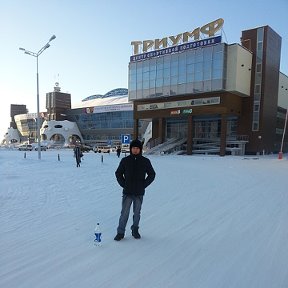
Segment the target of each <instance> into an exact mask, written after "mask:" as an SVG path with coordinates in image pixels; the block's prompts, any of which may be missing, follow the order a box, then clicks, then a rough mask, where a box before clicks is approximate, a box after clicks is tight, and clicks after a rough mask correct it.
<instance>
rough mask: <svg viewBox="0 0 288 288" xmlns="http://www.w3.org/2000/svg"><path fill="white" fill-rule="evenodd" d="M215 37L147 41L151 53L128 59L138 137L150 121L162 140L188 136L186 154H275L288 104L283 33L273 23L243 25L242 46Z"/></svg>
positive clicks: (135, 131)
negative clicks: (282, 73) (282, 86)
mask: <svg viewBox="0 0 288 288" xmlns="http://www.w3.org/2000/svg"><path fill="white" fill-rule="evenodd" d="M218 20H219V19H218ZM218 22H219V21H218ZM221 23H222V24H223V23H224V20H223V21H221ZM195 30H196V29H195ZM195 30H194V31H193V32H195ZM184 34H185V33H183V35H184ZM194 34H195V33H194ZM194 34H193V35H194ZM209 36H210V37H209V38H207V39H202V40H195V39H194V41H193V42H188V43H184V44H183V43H182V44H180V45H177V46H173V47H170V48H169V47H168V48H167V47H164V48H163V49H158V50H154V51H150V52H149V51H148V52H147V49H146V48H147V46H146V47H145V45H144V44H145V43H146V42H147V41H146V42H145V41H143V43H144V44H143V50H145V53H142V54H137V55H133V56H131V57H130V63H129V100H130V101H133V103H134V135H136V136H138V134H139V133H138V131H139V129H138V128H139V127H138V123H139V121H140V120H141V119H150V120H151V121H152V123H153V128H152V130H153V133H152V135H153V136H152V138H153V140H154V141H155V142H156V143H163V142H165V141H169V139H173V138H175V139H183V138H185V139H186V143H185V145H186V149H187V154H192V153H219V154H220V155H222V156H223V155H225V154H230V153H233V154H235V153H236V154H244V153H247V154H255V153H259V152H262V151H263V150H265V152H266V153H269V152H276V151H277V149H279V143H280V139H279V137H278V135H277V133H276V131H278V132H280V130H279V127H278V130H277V122H279V121H278V117H277V115H279V114H281V113H283V112H284V111H286V109H287V106H286V107H282V108H283V109H284V110H281V109H280V110H281V111H279V108H278V98H279V97H278V96H279V91H278V88H279V87H278V86H279V68H280V53H281V37H280V36H279V35H278V34H277V33H276V32H275V31H273V30H272V29H271V28H270V27H269V26H264V27H259V28H255V29H251V30H247V31H243V32H242V37H241V45H240V44H227V43H223V42H222V39H221V36H217V35H209ZM194 38H195V37H194ZM163 39H165V38H163ZM163 39H162V40H163ZM170 39H171V37H170ZM173 39H175V37H174V38H173ZM183 39H184V36H183ZM157 40H158V42H157ZM159 42H160V40H159V39H156V40H155V41H154V43H159ZM162 42H163V41H162ZM133 43H135V42H133ZM136 43H139V42H136ZM140 43H141V42H140ZM166 44H167V43H166ZM155 46H156V44H155ZM158 46H159V45H158ZM284 78H285V77H284ZM286 78H287V77H286ZM286 98H288V95H286ZM280 108H281V107H280ZM277 111H278V112H277ZM277 113H278V114H277ZM278 124H279V123H278ZM278 151H279V150H278Z"/></svg>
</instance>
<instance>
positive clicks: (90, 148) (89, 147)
mask: <svg viewBox="0 0 288 288" xmlns="http://www.w3.org/2000/svg"><path fill="white" fill-rule="evenodd" d="M92 150H93V148H92V147H91V146H89V145H82V146H81V151H82V152H89V151H92Z"/></svg>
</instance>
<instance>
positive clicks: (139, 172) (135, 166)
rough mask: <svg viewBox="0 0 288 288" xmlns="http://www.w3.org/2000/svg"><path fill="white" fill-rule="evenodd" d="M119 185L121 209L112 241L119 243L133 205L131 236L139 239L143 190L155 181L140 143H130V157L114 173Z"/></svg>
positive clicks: (152, 170) (136, 141) (124, 159)
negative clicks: (120, 189) (121, 191)
mask: <svg viewBox="0 0 288 288" xmlns="http://www.w3.org/2000/svg"><path fill="white" fill-rule="evenodd" d="M115 175H116V179H117V181H118V183H119V185H120V186H121V187H122V188H123V195H122V209H121V214H120V218H119V224H118V227H117V235H116V236H115V238H114V240H116V241H120V240H121V239H123V238H124V236H125V230H126V224H127V221H128V218H129V213H130V207H131V205H132V204H133V224H132V226H131V230H132V236H133V237H134V238H135V239H139V238H141V235H140V234H139V222H140V213H141V207H142V203H143V196H144V194H145V188H147V187H148V186H149V185H150V184H151V183H152V182H153V181H154V179H155V175H156V174H155V171H154V168H153V166H152V164H151V162H150V160H149V159H148V158H146V157H144V156H143V155H142V143H141V141H139V140H137V139H136V140H133V141H132V142H131V143H130V155H128V156H127V157H124V158H122V160H121V161H120V163H119V166H118V168H117V170H116V172H115Z"/></svg>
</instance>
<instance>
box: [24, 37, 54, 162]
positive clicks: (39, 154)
mask: <svg viewBox="0 0 288 288" xmlns="http://www.w3.org/2000/svg"><path fill="white" fill-rule="evenodd" d="M55 38H56V36H55V35H53V36H52V37H51V38H50V39H49V41H48V42H47V43H46V44H45V45H44V46H43V47H42V48H41V49H40V50H39V51H38V52H37V53H35V52H32V51H29V50H26V49H24V48H19V50H22V51H24V53H25V54H28V55H30V56H33V57H36V62H37V123H36V130H37V141H38V149H37V150H38V159H39V160H40V159H41V145H40V115H39V114H40V111H39V108H40V105H39V73H38V57H39V56H40V55H41V54H42V53H43V52H44V50H46V49H47V48H49V47H50V44H49V43H50V42H51V41H52V40H54V39H55Z"/></svg>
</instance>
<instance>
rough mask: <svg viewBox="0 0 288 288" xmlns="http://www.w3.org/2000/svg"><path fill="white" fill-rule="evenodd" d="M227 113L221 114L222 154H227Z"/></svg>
mask: <svg viewBox="0 0 288 288" xmlns="http://www.w3.org/2000/svg"><path fill="white" fill-rule="evenodd" d="M226 134H227V115H225V114H222V115H221V137H220V156H225V154H226Z"/></svg>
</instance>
